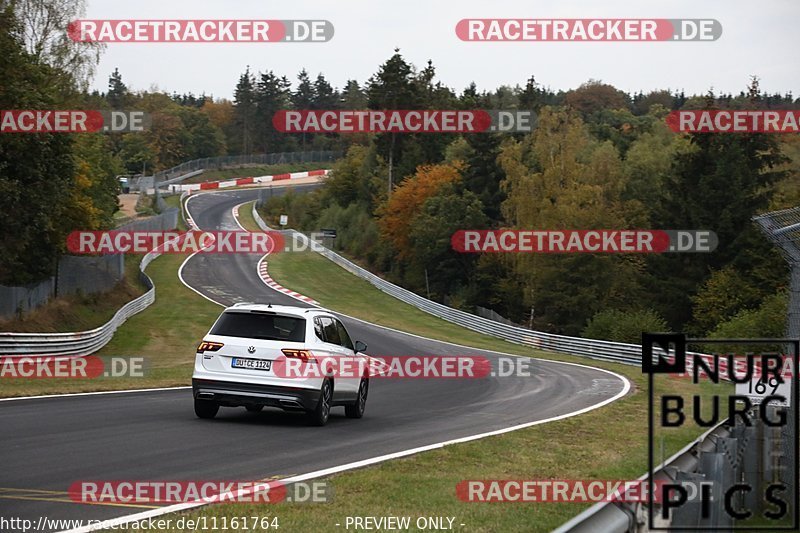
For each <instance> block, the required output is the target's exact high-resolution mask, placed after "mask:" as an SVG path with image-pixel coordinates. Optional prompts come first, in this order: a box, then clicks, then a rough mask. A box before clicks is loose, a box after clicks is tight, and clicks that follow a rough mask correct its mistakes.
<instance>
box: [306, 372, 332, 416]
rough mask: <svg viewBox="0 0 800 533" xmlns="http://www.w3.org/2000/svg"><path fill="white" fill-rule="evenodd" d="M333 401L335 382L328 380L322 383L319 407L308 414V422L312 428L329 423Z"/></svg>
mask: <svg viewBox="0 0 800 533" xmlns="http://www.w3.org/2000/svg"><path fill="white" fill-rule="evenodd" d="M332 401H333V382H332V381H331V380H329V379H326V380H325V381H323V382H322V388H321V389H320V391H319V400H318V401H317V406H316V407H315V408H314V409H313V410H311V411H307V412H306V421H307V422H308V424H309V425H311V426H324V425H325V424H327V423H328V418H330V415H331V402H332Z"/></svg>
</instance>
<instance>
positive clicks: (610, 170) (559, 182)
mask: <svg viewBox="0 0 800 533" xmlns="http://www.w3.org/2000/svg"><path fill="white" fill-rule="evenodd" d="M499 161H500V164H501V166H502V168H503V170H504V171H505V174H506V176H507V178H506V180H505V181H504V183H503V185H504V189H505V190H506V191H507V193H508V199H507V200H506V201H505V202H504V203H503V212H504V215H505V218H506V221H507V222H508V223H510V225H512V226H513V227H515V228H520V229H533V230H550V229H616V228H627V227H635V226H638V225H640V224H641V223H642V222H643V221H644V220H645V217H644V213H643V212H642V210H641V208H640V207H639V209H637V206H636V205H634V204H630V203H628V202H625V201H623V200H622V191H623V190H624V174H623V172H622V164H621V161H620V159H619V155H618V153H617V151H616V149H615V148H614V146H613V145H612V144H611V142H608V141H606V142H604V143H598V142H597V141H595V140H593V139H592V138H591V136H590V135H589V133H588V131H587V128H586V126H585V125H584V123H583V121H582V120H581V119H580V118H579V117H578V116H577V115H576V114H575V113H574V112H569V111H566V110H553V109H551V108H549V107H544V108H542V111H541V113H540V115H539V126H538V128H537V130H536V131H535V132H534V133H533V134H531V135H529V136H527V137H525V138H524V139H523V140H522V141H519V142H516V141H512V142H508V143H506V144H505V145H504V146H503V149H502V152H501V154H500V157H499ZM506 260H507V261H508V262H509V263H511V268H512V269H513V271H514V272H515V273H516V275H517V276H518V277H519V279H520V281H521V283H522V285H523V286H524V290H523V291H522V292H521V294H519V295H518V297H519V298H520V299H523V300H525V301H527V302H529V305H533V306H534V307H535V309H536V313H535V316H536V324H537V326H538V327H541V328H546V329H550V330H554V331H559V332H565V333H569V334H577V333H578V332H579V331H580V329H581V328H582V327H583V326H584V324H585V323H586V320H587V319H588V318H589V317H591V316H592V315H593V314H594V313H595V312H596V311H598V310H600V309H601V308H603V307H606V306H618V307H619V308H625V307H626V306H630V304H631V303H632V302H635V301H637V297H638V296H637V295H638V294H639V292H640V288H639V277H640V275H641V272H642V271H643V266H644V265H643V261H642V260H641V258H638V257H632V256H611V255H600V254H564V255H550V254H515V255H510V256H509V257H508V258H507V259H506Z"/></svg>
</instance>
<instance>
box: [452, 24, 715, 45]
mask: <svg viewBox="0 0 800 533" xmlns="http://www.w3.org/2000/svg"><path fill="white" fill-rule="evenodd" d="M721 35H722V24H720V22H719V21H718V20H716V19H604V18H597V19H493V18H486V19H462V20H460V21H458V23H457V24H456V36H458V38H459V39H461V40H462V41H515V42H516V41H525V42H535V41H573V42H603V41H628V42H642V41H644V42H651V41H715V40H717V39H719V38H720V36H721Z"/></svg>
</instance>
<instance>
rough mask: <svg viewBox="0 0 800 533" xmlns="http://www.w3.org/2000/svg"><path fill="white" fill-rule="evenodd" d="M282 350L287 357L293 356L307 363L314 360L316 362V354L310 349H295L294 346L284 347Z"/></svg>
mask: <svg viewBox="0 0 800 533" xmlns="http://www.w3.org/2000/svg"><path fill="white" fill-rule="evenodd" d="M281 351H282V352H283V355H285V356H286V357H291V358H293V359H300V360H301V361H305V362H306V363H308V362H312V361H313V362H316V359H314V354H312V353H311V352H310V351H308V350H295V349H293V348H284V349H283V350H281Z"/></svg>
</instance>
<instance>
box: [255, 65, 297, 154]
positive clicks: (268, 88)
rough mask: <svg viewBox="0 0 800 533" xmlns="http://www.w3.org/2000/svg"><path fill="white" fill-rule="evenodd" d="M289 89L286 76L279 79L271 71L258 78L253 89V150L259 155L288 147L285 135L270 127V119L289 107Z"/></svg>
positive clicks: (289, 85)
mask: <svg viewBox="0 0 800 533" xmlns="http://www.w3.org/2000/svg"><path fill="white" fill-rule="evenodd" d="M290 87H291V84H290V83H289V80H288V79H287V78H286V76H280V77H279V76H277V75H276V74H275V73H274V72H272V71H271V70H270V71H269V72H264V73H261V74H259V76H258V81H257V82H256V87H255V107H256V109H255V117H256V122H255V128H254V132H255V138H256V142H255V145H254V148H255V149H256V150H257V151H259V152H261V153H265V154H267V153H274V152H281V151H284V149H285V148H286V147H287V146H288V145H287V137H286V135H285V134H283V133H281V132H279V131H277V130H276V129H275V127H274V126H273V125H272V117H273V116H274V115H275V113H276V112H278V111H280V110H282V109H287V108H288V107H289V98H290V95H291V92H290Z"/></svg>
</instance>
